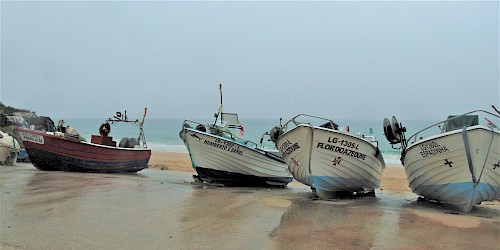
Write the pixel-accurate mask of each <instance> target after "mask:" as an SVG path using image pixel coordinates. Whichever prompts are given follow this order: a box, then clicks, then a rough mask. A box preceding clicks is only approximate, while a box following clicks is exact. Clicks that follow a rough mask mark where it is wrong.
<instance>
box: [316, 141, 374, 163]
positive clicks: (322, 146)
mask: <svg viewBox="0 0 500 250" xmlns="http://www.w3.org/2000/svg"><path fill="white" fill-rule="evenodd" d="M316 148H320V149H324V150H328V151H332V152H335V153H340V154H344V155H347V156H351V157H354V158H356V159H361V160H363V161H364V160H365V159H366V155H365V154H363V153H360V152H357V151H354V150H352V149H348V148H343V147H339V146H335V145H332V144H328V143H323V142H318V145H317V146H316Z"/></svg>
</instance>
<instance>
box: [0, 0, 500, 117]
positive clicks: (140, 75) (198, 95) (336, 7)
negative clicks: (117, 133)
mask: <svg viewBox="0 0 500 250" xmlns="http://www.w3.org/2000/svg"><path fill="white" fill-rule="evenodd" d="M219 82H222V84H223V91H224V110H225V111H228V112H238V113H239V114H240V117H242V118H243V117H245V118H259V117H262V118H276V119H277V118H279V117H284V118H288V117H290V116H292V115H295V114H297V113H309V114H313V115H318V116H326V117H330V118H334V119H335V118H336V117H338V118H360V119H363V118H369V119H378V118H380V119H383V117H385V116H389V115H393V114H394V115H397V116H398V118H403V119H404V118H436V119H439V118H445V117H446V116H447V115H448V114H457V113H463V112H466V111H470V110H472V109H476V108H489V107H490V105H491V104H495V105H498V104H499V95H500V93H499V92H500V90H499V3H498V2H497V1H492V2H5V1H2V2H1V88H0V89H1V94H0V97H1V101H2V102H3V103H4V104H6V105H10V106H16V107H21V108H27V109H31V110H34V111H36V112H37V113H38V114H40V115H49V116H53V117H54V119H59V118H70V117H71V118H74V117H95V118H104V117H108V116H109V115H110V114H111V113H113V112H115V111H119V110H124V109H127V111H128V113H129V114H133V113H135V114H138V115H137V116H139V115H140V114H141V112H142V109H143V108H144V107H145V106H147V107H148V109H149V116H150V117H176V118H201V117H209V116H211V115H212V114H213V113H214V112H216V111H217V108H218V103H219V93H218V83H219Z"/></svg>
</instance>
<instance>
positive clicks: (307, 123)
mask: <svg viewBox="0 0 500 250" xmlns="http://www.w3.org/2000/svg"><path fill="white" fill-rule="evenodd" d="M280 123H281V122H280ZM270 137H271V140H273V141H274V142H275V143H276V147H277V148H278V150H279V151H280V152H281V155H282V156H283V158H284V159H285V162H286V163H287V165H288V168H289V170H290V172H291V173H292V175H293V177H294V178H295V179H296V180H298V181H299V182H301V183H303V184H305V185H308V186H310V187H311V189H312V190H313V191H314V192H315V193H316V194H317V196H318V197H320V198H325V199H329V198H336V197H342V196H351V195H371V196H374V195H375V192H374V190H375V189H376V188H378V187H379V186H380V181H381V177H382V171H383V170H384V168H385V162H384V159H383V157H382V154H381V152H380V150H379V148H378V142H377V141H376V139H375V136H373V135H367V136H364V135H361V134H351V133H349V132H348V131H345V130H344V131H342V130H339V127H338V124H336V123H335V122H333V121H332V120H329V119H325V118H321V117H317V116H312V115H307V114H299V115H297V116H295V117H294V118H292V119H290V120H289V121H288V122H286V123H285V124H284V125H280V126H277V127H274V128H273V129H271V132H270Z"/></svg>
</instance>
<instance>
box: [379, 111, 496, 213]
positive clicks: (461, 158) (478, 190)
mask: <svg viewBox="0 0 500 250" xmlns="http://www.w3.org/2000/svg"><path fill="white" fill-rule="evenodd" d="M480 116H484V117H483V118H485V121H486V124H480V123H479V117H480ZM499 118H500V116H499V115H497V114H494V113H491V112H488V111H485V110H475V111H471V112H468V113H465V114H462V115H456V116H455V115H454V116H449V117H448V118H447V119H446V120H444V121H441V122H438V123H436V124H433V125H431V126H429V127H426V128H424V129H422V130H420V131H418V132H417V133H415V134H414V135H412V136H410V137H409V138H408V139H406V137H405V132H406V128H405V127H403V126H402V124H401V123H398V121H397V119H396V117H392V120H389V119H388V118H385V119H384V125H383V126H384V133H385V135H386V137H387V140H388V141H389V143H391V144H392V145H393V147H394V145H397V144H400V147H401V149H402V153H401V163H402V164H403V166H404V168H405V170H406V175H407V177H408V182H409V184H410V188H411V189H412V191H413V192H414V193H415V194H417V195H419V196H421V197H422V198H423V199H424V200H430V201H437V202H444V203H447V204H451V205H452V206H453V207H454V208H455V210H458V211H461V212H470V211H471V210H472V209H473V207H474V205H476V204H480V203H481V202H483V201H491V200H496V199H499V198H500V153H499V151H500V144H499V141H500V131H499V129H498V127H497V126H496V125H495V124H494V123H493V121H491V120H490V119H495V120H496V122H498V119H499Z"/></svg>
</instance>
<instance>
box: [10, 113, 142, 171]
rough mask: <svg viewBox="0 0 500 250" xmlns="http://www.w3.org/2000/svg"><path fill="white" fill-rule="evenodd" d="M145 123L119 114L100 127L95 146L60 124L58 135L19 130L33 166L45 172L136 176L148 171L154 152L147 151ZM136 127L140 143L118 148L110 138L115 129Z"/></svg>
mask: <svg viewBox="0 0 500 250" xmlns="http://www.w3.org/2000/svg"><path fill="white" fill-rule="evenodd" d="M146 113H147V109H145V110H144V116H143V118H142V121H139V120H138V119H137V120H128V117H127V112H126V111H125V112H124V114H122V113H121V112H117V113H116V115H115V116H113V117H112V118H109V119H107V120H106V121H105V122H104V123H102V124H101V126H100V127H99V135H92V137H91V142H86V141H82V140H81V139H80V136H79V134H78V132H77V131H76V130H75V129H74V128H71V127H69V126H64V125H65V123H64V121H62V120H61V121H60V122H59V124H58V126H57V128H56V131H55V132H41V131H36V130H31V129H25V128H17V129H16V132H17V133H18V135H19V137H20V138H21V139H22V141H23V144H24V147H25V149H26V152H27V153H28V156H29V158H30V160H31V162H32V163H33V165H34V166H35V167H36V168H38V169H40V170H44V171H72V172H94V173H133V172H137V171H140V170H142V169H144V168H146V167H147V164H148V161H149V157H150V156H151V150H150V149H148V148H147V145H146V139H145V136H144V131H143V125H144V118H145V117H146ZM116 123H128V124H135V125H137V126H138V128H139V136H138V138H137V139H136V138H135V137H134V138H128V137H124V138H123V139H121V141H120V142H119V144H118V145H117V143H116V141H113V137H110V136H108V135H109V133H110V132H111V125H112V124H116Z"/></svg>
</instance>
